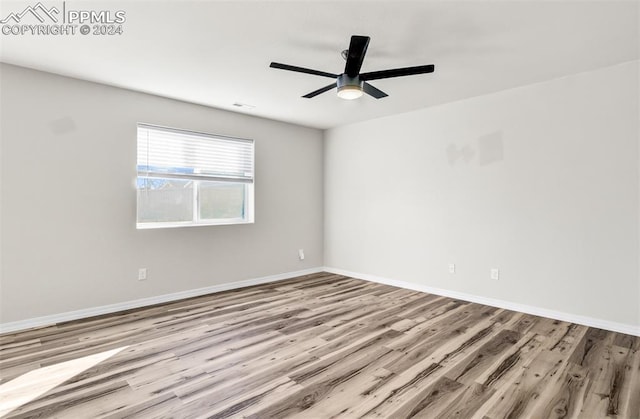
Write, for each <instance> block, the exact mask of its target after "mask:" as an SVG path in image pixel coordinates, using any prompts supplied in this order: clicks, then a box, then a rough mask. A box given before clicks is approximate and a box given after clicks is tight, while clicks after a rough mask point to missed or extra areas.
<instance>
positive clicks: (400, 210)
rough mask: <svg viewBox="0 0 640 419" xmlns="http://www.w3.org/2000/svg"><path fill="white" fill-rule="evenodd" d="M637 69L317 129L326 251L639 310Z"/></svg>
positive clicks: (423, 275)
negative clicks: (496, 273) (451, 268)
mask: <svg viewBox="0 0 640 419" xmlns="http://www.w3.org/2000/svg"><path fill="white" fill-rule="evenodd" d="M638 76H639V73H638V62H630V63H626V64H621V65H618V66H614V67H609V68H605V69H601V70H598V71H594V72H590V73H582V74H577V75H574V76H570V77H564V78H561V79H556V80H553V81H549V82H546V83H539V84H535V85H531V86H527V87H522V88H518V89H512V90H508V91H503V92H500V93H496V94H492V95H487V96H482V97H477V98H473V99H469V100H465V101H460V102H456V103H451V104H447V105H443V106H439V107H433V108H427V109H424V110H420V111H416V112H412V113H407V114H402V115H396V116H392V117H387V118H381V119H377V120H372V121H368V122H363V123H358V124H353V125H349V126H345V127H340V128H336V129H332V130H329V131H328V132H327V133H326V134H325V266H328V267H332V268H336V269H342V270H346V271H352V272H358V273H362V274H368V275H375V276H379V277H383V278H389V279H394V280H402V281H408V282H412V283H415V284H422V285H425V286H430V287H436V288H441V289H448V290H453V291H458V292H464V293H467V294H472V295H476V296H480V297H486V298H494V299H501V300H504V301H508V302H513V303H519V304H525V305H529V306H534V307H538V308H545V309H549V310H555V311H560V312H565V313H569V314H574V315H582V316H588V317H592V318H597V319H601V320H606V321H610V322H618V323H623V324H627V325H640V285H639V281H640V279H639V266H638V264H639V263H640V258H639V255H640V250H639V245H638V240H639V217H640V203H639V191H640V188H639V184H640V172H639V170H640V167H639V164H638V162H639V150H638V148H639V147H638V142H639V135H638V134H639V132H638V116H639V107H638V92H639V90H638V88H639V86H638ZM449 263H455V264H456V269H457V272H456V274H455V275H450V274H449V273H448V264H449ZM493 267H497V268H499V269H500V270H501V278H500V280H498V281H496V280H492V279H490V269H491V268H493Z"/></svg>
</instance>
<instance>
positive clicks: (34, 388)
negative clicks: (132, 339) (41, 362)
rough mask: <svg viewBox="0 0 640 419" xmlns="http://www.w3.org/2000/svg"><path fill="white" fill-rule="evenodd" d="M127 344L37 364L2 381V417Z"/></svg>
mask: <svg viewBox="0 0 640 419" xmlns="http://www.w3.org/2000/svg"><path fill="white" fill-rule="evenodd" d="M126 348H128V346H123V347H122V348H117V349H112V350H110V351H105V352H100V353H97V354H93V355H88V356H85V357H82V358H78V359H72V360H71V361H65V362H61V363H59V364H55V365H51V366H48V367H44V368H38V369H37V370H33V371H29V372H27V373H25V374H23V375H21V376H20V377H16V378H14V379H13V380H11V381H8V382H6V383H4V384H2V385H0V417H3V416H4V415H6V414H8V413H9V412H11V411H13V410H15V409H17V408H18V407H20V406H22V405H24V404H27V403H29V402H31V401H33V400H35V399H37V398H38V397H40V396H42V395H43V394H45V393H46V392H48V391H49V390H51V389H53V388H55V387H57V386H59V385H60V384H62V383H64V382H65V381H67V380H69V379H70V378H72V377H74V376H76V375H78V374H80V373H81V372H83V371H86V370H88V369H89V368H91V367H93V366H95V365H97V364H99V363H100V362H102V361H104V360H106V359H108V358H110V357H112V356H114V355H115V354H117V353H118V352H120V351H122V350H123V349H126Z"/></svg>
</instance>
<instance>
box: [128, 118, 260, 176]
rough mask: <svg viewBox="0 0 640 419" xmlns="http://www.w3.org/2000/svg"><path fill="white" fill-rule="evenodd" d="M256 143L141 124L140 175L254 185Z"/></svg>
mask: <svg viewBox="0 0 640 419" xmlns="http://www.w3.org/2000/svg"><path fill="white" fill-rule="evenodd" d="M253 167H254V144H253V140H246V139H241V138H230V137H222V136H216V135H211V134H204V133H199V132H192V131H183V130H178V129H174V128H165V127H158V126H154V125H147V124H138V175H139V176H145V177H161V178H180V179H193V180H199V179H200V180H222V181H233V182H247V183H253Z"/></svg>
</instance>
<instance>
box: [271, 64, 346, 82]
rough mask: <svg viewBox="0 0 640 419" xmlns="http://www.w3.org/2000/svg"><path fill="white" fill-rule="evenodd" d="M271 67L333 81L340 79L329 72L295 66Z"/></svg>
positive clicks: (281, 65) (272, 65)
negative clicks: (329, 78)
mask: <svg viewBox="0 0 640 419" xmlns="http://www.w3.org/2000/svg"><path fill="white" fill-rule="evenodd" d="M269 67H271V68H278V69H280V70H289V71H295V72H298V73H306V74H313V75H314V76H323V77H331V78H332V79H335V78H337V77H338V75H337V74H333V73H327V72H324V71H318V70H312V69H310V68H303V67H296V66H295V65H289V64H280V63H271V65H269Z"/></svg>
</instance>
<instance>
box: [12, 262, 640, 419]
mask: <svg viewBox="0 0 640 419" xmlns="http://www.w3.org/2000/svg"><path fill="white" fill-rule="evenodd" d="M0 354H1V359H0V368H1V371H2V375H1V377H0V412H2V410H3V409H4V414H5V415H7V416H8V417H11V418H45V417H46V418H50V417H61V418H97V417H113V418H125V417H138V418H160V417H164V418H200V417H202V418H226V417H251V418H279V417H301V418H338V417H340V418H359V417H371V418H373V417H383V418H410V417H423V418H468V417H475V418H569V417H574V418H576V417H579V418H604V417H620V418H622V417H624V418H632V419H636V418H640V338H638V337H632V336H629V335H624V334H620V333H614V332H608V331H605V330H600V329H593V328H588V327H585V326H580V325H576V324H571V323H566V322H561V321H556V320H551V319H546V318H541V317H535V316H531V315H526V314H522V313H517V312H512V311H507V310H502V309H497V308H493V307H488V306H482V305H479V304H472V303H467V302H464V301H457V300H453V299H450V298H445V297H439V296H437V295H431V294H424V293H420V292H415V291H410V290H404V289H399V288H394V287H390V286H387V285H380V284H375V283H370V282H365V281H361V280H357V279H352V278H347V277H344V276H340V275H332V274H326V273H323V274H314V275H309V276H305V277H300V278H295V279H293V280H286V281H280V282H275V283H272V284H267V285H261V286H256V287H251V288H244V289H240V290H234V291H228V292H222V293H218V294H212V295H208V296H203V297H197V298H191V299H188V300H183V301H179V302H174V303H169V304H163V305H158V306H153V307H148V308H144V309H138V310H131V311H127V312H122V313H116V314H112V315H106V316H100V317H94V318H90V319H86V320H81V321H75V322H68V323H63V324H58V325H55V326H51V327H45V328H39V329H33V330H28V331H23V332H20V333H15V334H6V335H2V336H0ZM0 416H2V414H1V413H0Z"/></svg>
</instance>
